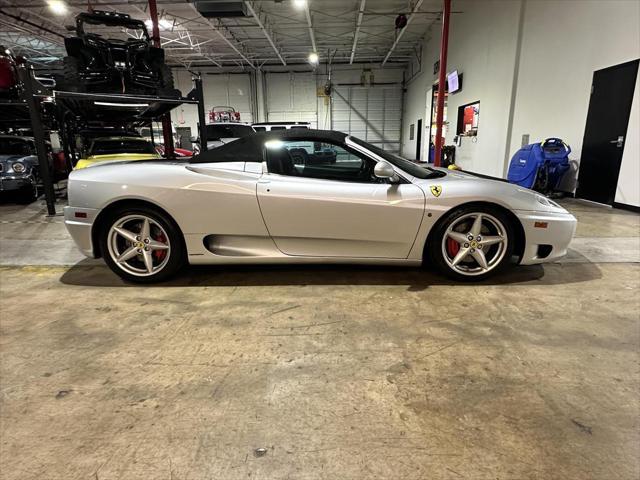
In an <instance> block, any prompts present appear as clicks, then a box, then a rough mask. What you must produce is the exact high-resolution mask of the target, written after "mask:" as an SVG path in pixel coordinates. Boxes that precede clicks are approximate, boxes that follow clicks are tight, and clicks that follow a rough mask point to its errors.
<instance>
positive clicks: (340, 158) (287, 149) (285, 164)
mask: <svg viewBox="0 0 640 480" xmlns="http://www.w3.org/2000/svg"><path fill="white" fill-rule="evenodd" d="M265 150H266V156H267V166H268V168H269V171H270V172H272V173H278V174H280V175H290V176H296V177H306V178H316V179H321V180H336V181H343V182H358V183H383V182H384V180H381V179H378V178H377V177H376V176H375V175H374V174H373V169H374V167H375V164H376V162H375V161H374V160H372V159H370V158H368V157H365V156H363V155H360V154H359V153H357V152H355V151H352V150H347V149H346V148H344V147H342V146H340V145H335V144H332V143H328V142H323V141H313V140H284V141H280V140H271V141H268V142H266V144H265Z"/></svg>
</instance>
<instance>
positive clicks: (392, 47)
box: [382, 0, 423, 67]
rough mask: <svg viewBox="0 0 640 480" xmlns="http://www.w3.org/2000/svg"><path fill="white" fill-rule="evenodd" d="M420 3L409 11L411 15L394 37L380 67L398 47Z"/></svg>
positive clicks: (420, 0)
mask: <svg viewBox="0 0 640 480" xmlns="http://www.w3.org/2000/svg"><path fill="white" fill-rule="evenodd" d="M422 2H423V0H418V1H417V2H416V4H415V6H414V7H413V10H411V13H410V14H409V16H408V17H407V24H406V25H405V26H404V28H403V29H402V30H400V33H398V36H397V37H396V39H395V41H394V42H393V45H391V48H390V49H389V52H387V55H386V56H385V57H384V60H383V61H382V66H383V67H384V64H385V63H387V60H389V57H390V56H391V54H392V53H393V51H394V50H395V49H396V47H397V46H398V43H399V42H400V39H401V38H402V35H404V32H406V31H407V28H409V25H410V24H411V20H413V19H414V18H415V14H416V13H417V12H418V10H420V6H421V5H422Z"/></svg>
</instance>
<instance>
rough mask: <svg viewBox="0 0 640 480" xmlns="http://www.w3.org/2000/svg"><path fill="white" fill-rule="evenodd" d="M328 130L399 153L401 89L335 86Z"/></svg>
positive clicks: (381, 86)
mask: <svg viewBox="0 0 640 480" xmlns="http://www.w3.org/2000/svg"><path fill="white" fill-rule="evenodd" d="M331 119H332V122H331V123H332V128H333V129H334V130H340V131H342V132H345V133H349V134H352V135H354V136H356V137H358V138H360V139H362V140H366V141H367V142H370V143H372V144H374V145H376V146H378V147H380V148H384V149H385V150H389V151H391V152H394V153H399V152H400V129H401V124H402V87H401V86H400V85H390V86H384V85H380V86H375V85H374V86H368V87H361V86H346V85H345V86H340V85H338V86H335V87H334V89H333V92H332V108H331Z"/></svg>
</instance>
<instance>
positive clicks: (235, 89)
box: [171, 70, 253, 135]
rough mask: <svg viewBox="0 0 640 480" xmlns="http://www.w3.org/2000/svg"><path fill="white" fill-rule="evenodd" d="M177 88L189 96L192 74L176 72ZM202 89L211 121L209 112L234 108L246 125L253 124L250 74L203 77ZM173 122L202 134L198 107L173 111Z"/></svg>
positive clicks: (180, 108)
mask: <svg viewBox="0 0 640 480" xmlns="http://www.w3.org/2000/svg"><path fill="white" fill-rule="evenodd" d="M174 77H175V83H176V88H178V89H179V90H180V91H181V92H182V94H183V95H187V94H188V93H189V92H190V91H191V89H192V88H193V84H192V81H191V73H189V72H188V71H186V70H174ZM202 90H203V94H204V110H205V116H206V118H207V121H208V115H209V111H210V110H211V109H212V108H213V107H214V106H221V105H224V106H231V107H233V108H235V109H236V110H237V111H239V112H240V117H241V120H242V121H243V122H252V121H253V117H252V112H251V81H250V78H249V74H246V73H239V74H235V73H234V74H206V73H205V74H203V75H202ZM171 120H172V121H173V122H174V123H175V124H176V125H177V126H178V127H191V133H192V134H193V135H197V132H198V127H197V125H198V110H197V108H196V106H195V105H181V106H180V107H178V108H176V109H175V110H173V111H172V112H171Z"/></svg>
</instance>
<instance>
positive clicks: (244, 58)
mask: <svg viewBox="0 0 640 480" xmlns="http://www.w3.org/2000/svg"><path fill="white" fill-rule="evenodd" d="M187 5H189V6H190V7H191V9H192V10H193V11H194V12H196V13H197V14H198V15H200V12H198V9H197V8H196V6H195V5H194V4H193V3H188V4H187ZM202 18H204V19H205V20H206V22H207V23H208V24H209V25H211V27H213V31H214V32H216V33H217V34H218V36H219V37H220V38H221V39H222V40H224V42H225V43H226V44H227V45H229V46H230V47H231V49H232V50H233V51H234V52H236V53H237V54H238V55H240V57H241V58H242V59H243V60H244V61H245V62H247V63H248V64H249V65H250V66H251V68H256V66H255V65H254V64H253V62H252V61H251V60H249V59H248V58H247V57H246V55H245V54H244V53H242V52H241V51H240V49H239V48H238V47H236V46H235V45H234V44H233V42H232V41H231V40H229V39H228V38H227V37H226V36H225V35H224V33H222V32H221V31H220V29H222V28H224V27H223V26H221V25H214V24H213V23H211V20H209V19H208V18H206V17H202ZM224 29H225V31H226V30H227V29H226V28H224Z"/></svg>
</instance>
